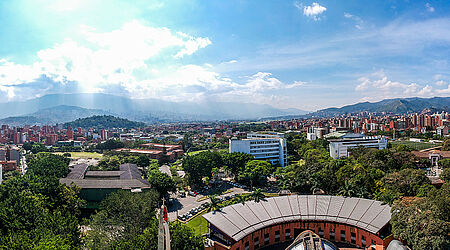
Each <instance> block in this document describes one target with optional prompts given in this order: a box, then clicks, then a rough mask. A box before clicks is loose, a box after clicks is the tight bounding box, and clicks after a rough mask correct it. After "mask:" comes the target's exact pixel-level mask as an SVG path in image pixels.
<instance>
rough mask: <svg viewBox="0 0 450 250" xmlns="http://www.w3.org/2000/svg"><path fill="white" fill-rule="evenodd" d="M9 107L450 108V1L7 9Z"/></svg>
mask: <svg viewBox="0 0 450 250" xmlns="http://www.w3.org/2000/svg"><path fill="white" fill-rule="evenodd" d="M0 37H1V39H2V45H3V46H1V47H0V97H2V100H1V101H12V100H26V99H30V98H35V97H38V96H42V95H45V94H50V93H93V92H101V93H111V94H116V95H124V96H129V97H131V98H161V99H165V100H171V101H196V102H205V103H207V102H208V101H224V102H227V101H231V102H252V103H266V104H270V105H273V106H276V107H280V108H288V107H295V108H300V109H304V110H316V109H319V108H325V107H330V106H342V105H345V104H351V103H355V102H359V101H377V100H381V99H385V98H394V97H412V96H420V97H431V96H450V87H449V83H450V62H449V60H450V59H449V58H450V2H449V1H445V0H443V1H412V0H410V1H400V0H397V1H394V0H392V1H361V0H354V1H352V0H348V1H337V0H335V1H285V0H261V1H256V0H254V1H244V0H208V1H200V0H198V1H196V0H186V1H182V0H171V1H150V0H146V1H117V0H108V1H101V0H62V1H48V0H34V1H21V0H16V1H1V2H0Z"/></svg>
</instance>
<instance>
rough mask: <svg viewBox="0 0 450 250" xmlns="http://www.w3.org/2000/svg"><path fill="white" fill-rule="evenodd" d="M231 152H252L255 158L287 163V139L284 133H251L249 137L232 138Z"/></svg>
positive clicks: (281, 163) (274, 162)
mask: <svg viewBox="0 0 450 250" xmlns="http://www.w3.org/2000/svg"><path fill="white" fill-rule="evenodd" d="M229 142H230V146H229V152H230V153H233V152H241V153H247V154H251V155H253V156H254V157H255V160H265V161H269V162H271V163H272V164H280V165H281V166H282V167H284V166H286V165H287V147H286V139H285V136H284V134H283V133H275V132H271V133H267V132H266V133H249V134H247V139H233V138H232V139H230V141H229Z"/></svg>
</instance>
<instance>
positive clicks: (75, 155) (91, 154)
mask: <svg viewBox="0 0 450 250" xmlns="http://www.w3.org/2000/svg"><path fill="white" fill-rule="evenodd" d="M64 153H70V155H71V156H70V158H93V159H100V158H102V156H103V155H102V154H99V153H97V152H55V154H58V155H62V154H64Z"/></svg>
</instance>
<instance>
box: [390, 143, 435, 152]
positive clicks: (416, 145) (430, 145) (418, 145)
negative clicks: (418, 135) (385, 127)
mask: <svg viewBox="0 0 450 250" xmlns="http://www.w3.org/2000/svg"><path fill="white" fill-rule="evenodd" d="M390 143H391V144H392V147H397V146H398V145H406V146H409V147H411V148H412V149H414V150H422V149H427V148H433V147H437V146H440V145H441V144H433V143H427V142H413V141H391V142H390Z"/></svg>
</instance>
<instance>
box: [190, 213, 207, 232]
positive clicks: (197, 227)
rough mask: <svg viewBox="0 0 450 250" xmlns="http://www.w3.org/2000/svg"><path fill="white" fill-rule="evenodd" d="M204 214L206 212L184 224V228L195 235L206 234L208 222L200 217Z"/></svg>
mask: <svg viewBox="0 0 450 250" xmlns="http://www.w3.org/2000/svg"><path fill="white" fill-rule="evenodd" d="M205 213H206V210H205V211H204V212H202V213H200V214H198V215H197V216H195V217H194V218H193V219H191V220H190V221H188V222H187V223H186V226H188V227H190V228H192V229H193V230H194V232H195V234H196V235H203V234H205V233H208V222H207V221H206V220H205V219H204V218H203V216H202V215H203V214H205Z"/></svg>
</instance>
